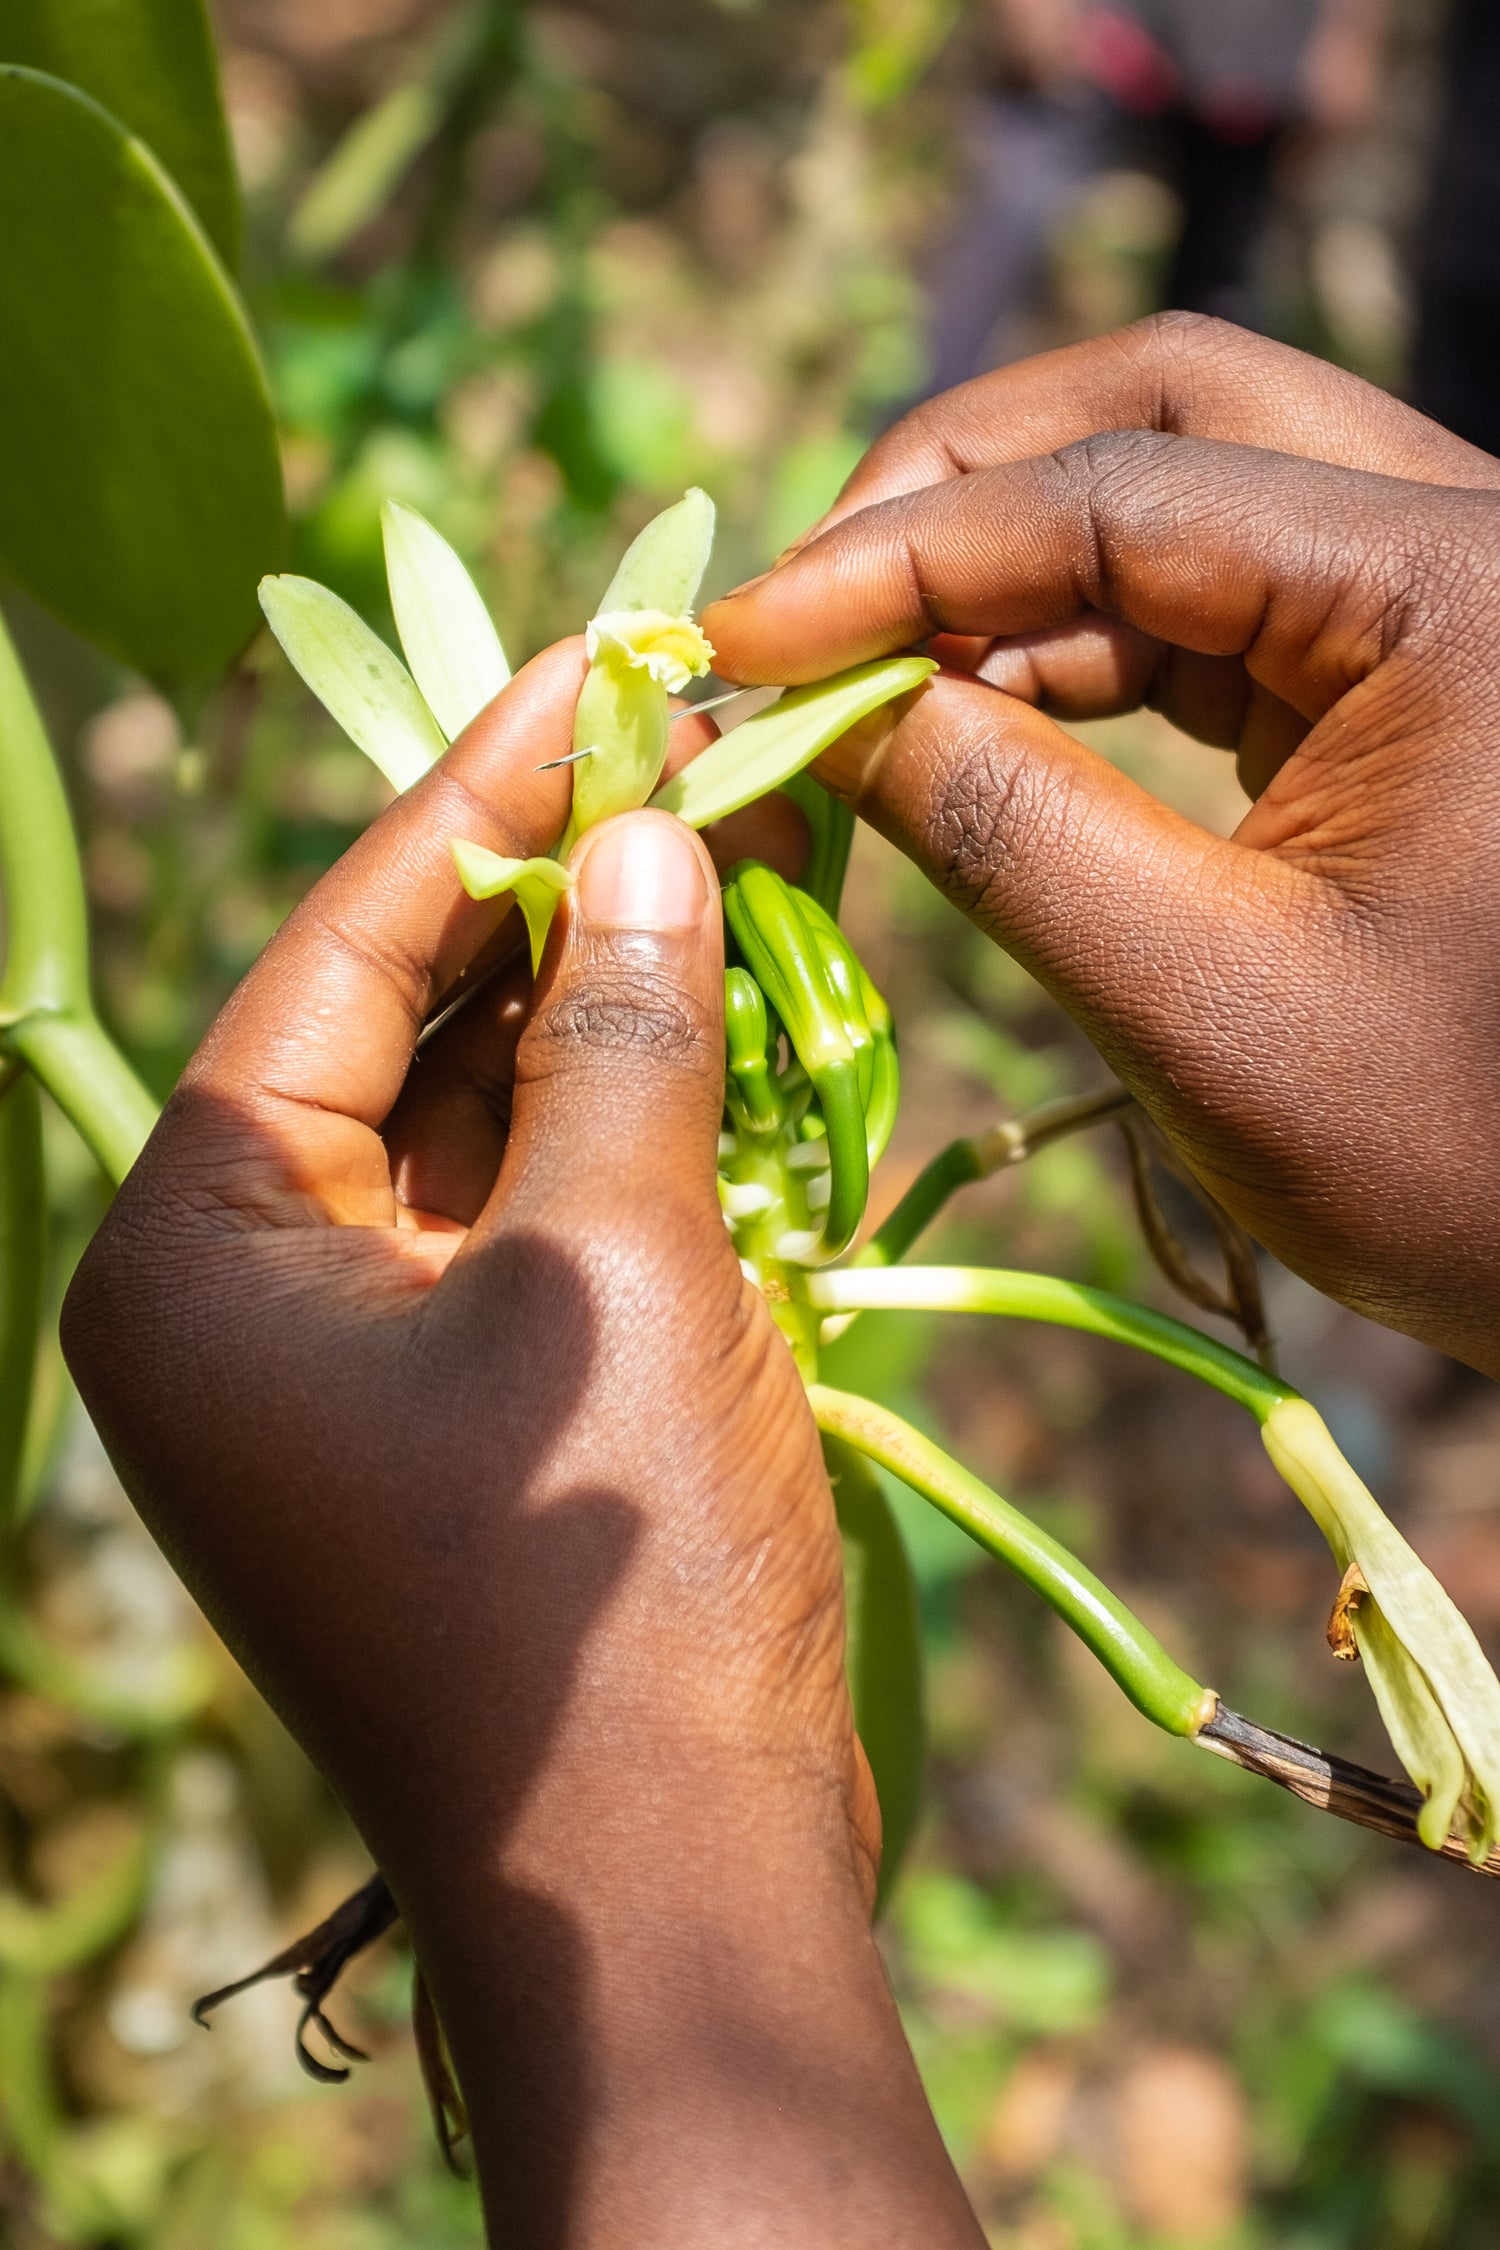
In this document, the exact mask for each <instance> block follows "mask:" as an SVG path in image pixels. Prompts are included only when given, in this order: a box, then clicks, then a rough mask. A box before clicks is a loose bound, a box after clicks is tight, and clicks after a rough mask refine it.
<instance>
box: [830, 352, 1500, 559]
mask: <svg viewBox="0 0 1500 2250" xmlns="http://www.w3.org/2000/svg"><path fill="white" fill-rule="evenodd" d="M1100 430H1161V431H1164V432H1167V433H1168V434H1170V435H1173V436H1176V437H1206V438H1218V439H1220V440H1222V441H1224V442H1225V443H1227V444H1231V445H1255V446H1263V447H1265V448H1266V449H1267V450H1269V451H1271V452H1274V453H1290V454H1293V455H1295V456H1297V457H1298V458H1299V459H1302V460H1308V461H1330V462H1332V463H1333V464H1334V465H1335V466H1336V467H1340V468H1346V469H1367V470H1370V471H1372V472H1374V473H1375V474H1376V475H1380V476H1392V477H1409V478H1413V479H1415V480H1416V481H1417V482H1418V483H1422V484H1453V485H1466V486H1473V487H1482V488H1492V487H1495V486H1500V461H1497V460H1495V459H1494V458H1493V456H1492V455H1490V454H1488V453H1481V452H1480V450H1479V448H1478V447H1477V446H1474V445H1468V444H1466V443H1465V442H1464V440H1463V439H1462V438H1458V437H1454V435H1453V434H1452V432H1451V431H1449V430H1445V429H1443V428H1442V427H1441V425H1440V424H1438V423H1437V422H1433V421H1431V420H1429V419H1428V417H1427V416H1426V415H1425V414H1419V413H1418V412H1417V411H1416V409H1415V408H1414V407H1410V406H1403V405H1402V404H1401V402H1400V400H1399V399H1394V398H1392V397H1390V396H1389V394H1388V393H1387V392H1385V391H1380V390H1377V389H1376V388H1375V386H1374V385H1373V384H1371V383H1366V382H1363V381H1361V379H1360V377H1359V376H1357V375H1350V374H1348V373H1346V372H1345V370H1344V369H1343V368H1341V367H1330V366H1329V365H1328V363H1327V362H1326V360H1321V359H1314V358H1312V357H1311V355H1310V354H1309V353H1307V352H1299V351H1294V350H1293V349H1292V348H1291V346H1290V345H1287V344H1277V343H1273V342H1272V341H1271V340H1270V338H1269V337H1266V336H1254V335H1251V334H1250V332H1249V331H1248V330H1247V329H1243V328H1235V327H1233V326H1232V325H1231V324H1230V323H1229V322H1228V321H1224V320H1212V319H1209V318H1208V317H1207V316H1206V315H1204V314H1201V313H1178V312H1171V313H1158V314H1156V315H1155V316H1154V317H1153V318H1151V319H1149V320H1142V321H1137V322H1136V323H1135V324H1134V325H1133V326H1132V327H1130V328H1121V329H1117V330H1116V331H1115V332H1114V333H1113V334H1112V335H1109V336H1096V337H1092V338H1091V339H1090V340H1089V341H1088V342H1087V343H1082V344H1070V345H1068V346H1066V347H1065V348H1064V349H1062V350H1060V351H1053V352H1042V353H1040V354H1038V355H1037V356H1036V357H1035V358H1032V359H1024V360H1019V361H1017V362H1016V363H1015V364H1014V365H1013V366H1010V367H1002V368H999V369H997V370H996V372H995V373H994V374H991V375H981V376H979V377H978V378H977V379H976V380H975V381H974V382H972V383H961V384H960V385H959V387H958V388H957V390H952V391H947V392H945V393H944V394H943V395H942V396H941V397H939V398H934V399H928V400H926V401H925V402H924V404H922V405H921V406H918V407H916V408H914V409H913V411H912V412H911V413H910V414H908V415H906V416H904V417H903V419H902V420H901V421H899V422H898V423H897V424H896V425H895V427H894V428H893V429H891V430H889V431H887V433H886V434H885V436H884V437H882V438H880V439H878V440H877V441H876V443H875V444H874V445H873V446H871V448H870V450H869V452H868V453H867V454H866V455H865V457H864V459H863V461H861V463H860V464H859V467H858V468H857V469H856V470H855V471H854V474H853V475H852V476H851V477H850V479H849V481H848V483H847V484H846V485H845V486H844V489H843V491H842V492H841V493H840V494H839V496H838V499H837V500H836V501H835V502H834V505H833V507H832V508H831V509H830V510H829V512H828V514H827V515H826V516H824V517H823V519H822V521H821V522H820V523H818V524H816V525H814V527H813V529H812V530H811V531H810V532H808V533H807V534H806V535H805V538H807V539H811V538H814V537H816V535H817V534H818V533H819V532H820V531H824V530H826V529H827V528H828V527H829V525H831V524H834V523H838V522H840V521H841V520H842V519H843V518H844V517H845V516H848V515H852V514H853V513H854V512H855V511H856V510H857V509H860V508H868V507H872V506H874V505H875V504H876V503H877V502H879V501H881V500H889V499H892V498H894V497H895V496H896V495H897V494H899V493H903V492H915V491H918V490H920V489H921V487H923V486H924V485H931V484H943V483H945V482H947V480H948V479H949V478H951V477H957V476H964V475H966V474H968V473H969V472H970V471H972V470H975V469H983V468H991V467H994V466H996V465H998V464H999V463H1001V462H1004V461H1024V460H1027V459H1029V458H1031V457H1032V456H1034V455H1038V454H1043V453H1052V452H1055V451H1057V450H1058V448H1060V447H1062V446H1066V445H1072V444H1074V443H1076V442H1077V441H1078V440H1079V439H1080V438H1087V437H1092V436H1093V435H1094V434H1095V432H1096V431H1100ZM802 543H804V542H799V543H798V544H802ZM791 552H792V553H795V552H796V548H795V547H794V548H793V549H792V550H791Z"/></svg>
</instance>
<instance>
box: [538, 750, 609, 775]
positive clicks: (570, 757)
mask: <svg viewBox="0 0 1500 2250" xmlns="http://www.w3.org/2000/svg"><path fill="white" fill-rule="evenodd" d="M594 748H595V746H594V744H593V743H592V742H591V743H589V744H588V746H587V748H586V749H583V750H570V751H569V752H568V754H567V756H566V757H564V758H548V759H547V760H546V761H545V763H544V764H542V765H539V766H533V767H532V769H531V770H532V772H533V773H555V772H556V770H557V768H558V767H559V766H576V765H577V763H578V761H579V759H580V758H592V756H593V755H594Z"/></svg>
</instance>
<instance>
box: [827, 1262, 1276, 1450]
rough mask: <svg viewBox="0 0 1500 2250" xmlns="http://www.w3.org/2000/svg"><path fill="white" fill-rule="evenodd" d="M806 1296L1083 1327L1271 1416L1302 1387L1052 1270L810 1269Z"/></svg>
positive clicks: (836, 1304) (860, 1306)
mask: <svg viewBox="0 0 1500 2250" xmlns="http://www.w3.org/2000/svg"><path fill="white" fill-rule="evenodd" d="M806 1291H807V1300H808V1303H809V1304H811V1305H816V1306H819V1307H820V1308H821V1309H822V1310H823V1311H825V1312H832V1313H841V1312H882V1311H886V1312H893V1311H902V1312H971V1313H1007V1314H1009V1315H1010V1316H1011V1317H1012V1318H1014V1319H1018V1320H1046V1321H1052V1322H1054V1323H1056V1325H1057V1326H1059V1327H1062V1328H1082V1329H1085V1330H1086V1331H1087V1332H1088V1333H1089V1334H1090V1335H1094V1336H1110V1337H1113V1338H1114V1339H1115V1341H1116V1342H1118V1343H1122V1344H1134V1345H1135V1346H1136V1348H1137V1349H1138V1350H1140V1351H1146V1352H1150V1353H1152V1354H1153V1356H1154V1357H1155V1358H1157V1359H1164V1360H1166V1361H1167V1362H1168V1363H1169V1364H1170V1365H1171V1366H1173V1367H1181V1368H1183V1369H1185V1370H1186V1372H1187V1373H1188V1374H1190V1375H1196V1376H1197V1377H1198V1379H1199V1380H1200V1382H1204V1383H1209V1384H1211V1385H1212V1386H1213V1388H1214V1389H1215V1390H1217V1391H1222V1392H1223V1393H1224V1394H1225V1396H1226V1397H1227V1398H1232V1399H1235V1400H1236V1401H1237V1402H1238V1403H1239V1404H1240V1405H1241V1406H1247V1407H1249V1409H1250V1411H1251V1413H1252V1414H1253V1415H1254V1416H1255V1418H1256V1420H1257V1421H1258V1422H1264V1421H1265V1419H1266V1416H1267V1415H1268V1414H1269V1413H1270V1412H1271V1409H1272V1408H1273V1407H1274V1406H1277V1405H1278V1404H1279V1403H1280V1402H1281V1401H1282V1400H1283V1399H1289V1398H1295V1397H1296V1396H1297V1393H1296V1392H1295V1391H1294V1390H1293V1389H1292V1387H1291V1385H1290V1384H1288V1383H1283V1382H1280V1381H1279V1380H1278V1379H1277V1377H1275V1376H1274V1375H1268V1374H1267V1373H1266V1371H1265V1369H1264V1368H1262V1367H1257V1366H1256V1364H1255V1362H1254V1360H1252V1359H1246V1358H1245V1357H1244V1355H1243V1354H1242V1353H1240V1352H1236V1351H1231V1350H1230V1349H1229V1347H1228V1345H1227V1344H1220V1343H1216V1342H1215V1341H1214V1339H1213V1337H1211V1336H1205V1335H1204V1334H1203V1333H1202V1331H1201V1330H1200V1329H1197V1328H1189V1327H1188V1326H1187V1325H1186V1323H1185V1322H1183V1321H1180V1320H1173V1319H1171V1318H1170V1317H1169V1316H1168V1315H1167V1314H1166V1313H1159V1312H1150V1311H1148V1310H1147V1308H1146V1307H1145V1306H1144V1305H1133V1304H1131V1303H1130V1302H1129V1300H1128V1299H1127V1298H1124V1297H1113V1296H1111V1295H1110V1294H1109V1293H1108V1292H1107V1291H1106V1290H1103V1289H1088V1288H1085V1287H1084V1286H1083V1284H1082V1283H1081V1282H1076V1281H1059V1280H1057V1279H1056V1278H1055V1277H1054V1276H1053V1275H1051V1274H1041V1273H1007V1272H1003V1271H1000V1270H997V1269H992V1268H990V1267H988V1266H893V1267H889V1268H881V1267H876V1266H868V1267H860V1266H846V1267H844V1268H843V1269H842V1270H840V1271H838V1272H829V1273H817V1274H810V1275H809V1276H808V1278H807V1283H806Z"/></svg>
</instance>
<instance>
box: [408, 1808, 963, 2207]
mask: <svg viewBox="0 0 1500 2250" xmlns="http://www.w3.org/2000/svg"><path fill="white" fill-rule="evenodd" d="M803 1787H804V1794H803V1796H802V1797H801V1798H796V1797H794V1796H793V1794H792V1793H791V1792H790V1791H788V1792H787V1793H786V1795H785V1797H784V1798H783V1799H782V1800H781V1801H779V1802H778V1801H777V1799H776V1798H775V1797H773V1796H771V1795H769V1794H766V1793H762V1794H761V1795H760V1796H759V1797H758V1798H757V1799H756V1800H755V1801H753V1802H752V1801H751V1799H750V1798H749V1797H748V1796H746V1795H740V1796H738V1797H737V1798H736V1797H733V1796H726V1794H724V1793H722V1792H717V1791H715V1790H714V1789H713V1788H712V1786H709V1785H704V1786H700V1787H698V1788H696V1789H692V1790H689V1791H687V1792H686V1793H685V1795H684V1796H682V1797H676V1796H675V1793H671V1794H669V1793H664V1792H661V1791H659V1790H656V1789H652V1788H651V1787H650V1785H649V1784H647V1785H646V1786H645V1787H643V1789H642V1791H641V1801H640V1802H638V1803H637V1804H636V1805H635V1807H634V1809H633V1811H632V1812H631V1813H630V1815H629V1817H628V1818H624V1817H618V1818H617V1817H613V1816H611V1814H610V1813H609V1811H608V1810H607V1809H602V1810H600V1811H599V1812H598V1813H597V1815H596V1817H593V1818H590V1819H586V1820H584V1821H582V1822H580V1823H577V1824H575V1825H574V1826H573V1828H572V1830H571V1833H570V1835H569V1836H568V1837H566V1838H564V1836H563V1835H562V1834H561V1832H560V1831H558V1830H556V1829H551V1830H549V1829H547V1828H546V1827H545V1826H539V1825H538V1824H536V1823H534V1822H533V1823H528V1822H526V1821H525V1820H522V1821H521V1822H519V1823H518V1824H517V1828H516V1831H515V1833H514V1835H513V1837H512V1838H511V1839H510V1840H509V1841H508V1843H507V1848H506V1849H505V1852H504V1854H503V1863H502V1865H501V1867H500V1868H499V1870H498V1871H496V1872H494V1873H487V1872H486V1871H485V1870H483V1869H482V1868H480V1867H478V1866H475V1865H472V1864H471V1865H469V1866H468V1867H466V1868H465V1869H464V1870H462V1871H461V1873H460V1876H459V1878H458V1880H456V1881H455V1882H453V1883H452V1884H450V1885H447V1886H443V1885H441V1884H439V1885H436V1886H433V1885H431V1884H429V1883H428V1882H427V1881H425V1880H424V1882H423V1884H422V1897H421V1898H420V1900H418V1901H416V1902H414V1911H413V1920H414V1924H415V1930H414V1934H415V1937H416V1942H417V1946H418V1951H419V1954H420V1956H421V1958H422V1960H423V1963H424V1967H425V1969H426V1971H427V1974H428V1976H429V1979H430V1981H431V1984H432V1988H433V1991H434V1996H435V1998H436V2000H437V2005H438V2009H439V2013H440V2014H441V2016H442V2018H443V2021H444V2025H445V2029H446V2031H447V2033H448V2037H449V2040H450V2043H451V2045H452V2049H453V2054H454V2059H455V2063H456V2067H457V2070H458V2075H459V2079H460V2082H461V2084H462V2086H463V2090H464V2094H465V2098H466V2101H467V2102H468V2105H469V2108H470V2113H471V2117H472V2120H473V2126H474V2138H475V2147H476V2152H477V2155H478V2159H479V2166H480V2173H481V2179H482V2182H483V2185H484V2190H485V2198H486V2205H487V2208H488V2210H489V2213H490V2218H491V2223H492V2226H493V2227H494V2228H495V2230H496V2232H497V2234H503V2236H504V2239H505V2240H506V2241H507V2242H511V2241H514V2242H516V2243H517V2244H527V2243H529V2242H531V2241H532V2240H535V2241H537V2242H538V2243H541V2242H549V2243H550V2242H552V2241H553V2240H561V2239H564V2238H565V2239H566V2240H567V2241H568V2243H569V2244H570V2245H575V2244H576V2245H578V2246H579V2250H585V2246H588V2250H592V2246H593V2245H595V2244H598V2245H601V2246H602V2245H603V2244H605V2243H611V2244H612V2243H615V2242H619V2241H627V2240H629V2241H650V2242H651V2243H653V2244H655V2245H660V2246H662V2250H667V2246H669V2245H674V2244H676V2243H678V2242H679V2241H680V2242H681V2243H682V2244H683V2245H684V2246H686V2245H688V2244H692V2245H693V2246H694V2250H698V2246H699V2245H701V2244H702V2243H703V2242H705V2241H712V2242H714V2243H715V2245H716V2246H718V2250H732V2246H733V2245H735V2244H737V2243H740V2242H741V2241H743V2242H745V2243H747V2244H749V2243H752V2242H753V2243H756V2244H760V2243H763V2242H766V2241H772V2240H774V2241H777V2242H781V2241H786V2242H788V2243H792V2242H797V2243H800V2242H801V2241H803V2240H804V2239H805V2240H806V2241H807V2242H808V2243H809V2244H811V2243H813V2242H816V2243H817V2244H819V2245H820V2246H821V2250H832V2246H833V2245H836V2244H839V2243H842V2242H844V2241H846V2240H847V2241H848V2242H849V2243H850V2244H851V2245H852V2244H854V2243H856V2242H857V2243H859V2244H860V2245H861V2246H862V2250H863V2246H868V2245H871V2244H878V2243H880V2242H882V2241H885V2240H889V2241H891V2242H893V2243H894V2242H897V2241H906V2240H912V2239H917V2238H918V2237H919V2236H920V2238H921V2239H923V2240H924V2242H927V2243H931V2244H932V2245H933V2250H944V2246H946V2245H947V2244H948V2243H949V2242H952V2243H953V2244H955V2245H957V2244H965V2245H969V2244H973V2243H975V2242H977V2241H978V2240H979V2239H980V2238H979V2236H978V2234H977V2232H976V2231H975V2228H974V2222H973V2220H972V2217H971V2215H970V2213H969V2211H968V2206H967V2204H966V2202H965V2200H964V2198H963V2195H962V2191H961V2190H960V2189H959V2187H958V2183H957V2181H956V2179H955V2178H954V2175H953V2173H952V2170H951V2167H950V2166H949V2164H948V2160H947V2157H946V2155H945V2153H944V2151H943V2149H942V2146H941V2143H940V2141H939V2139H938V2136H937V2132H936V2128H935V2126H934V2125H933V2122H932V2118H931V2114H930V2111H929V2110H928V2108H927V2104H926V2101H925V2097H924V2096H923V2094H922V2090H921V2086H920V2083H919V2081H918V2079H917V2076H916V2071H915V2067H914V2065H913V2063H912V2060H911V2056H910V2053H909V2050H908V2048H907V2046H906V2042H905V2039H904V2036H903V2034H902V2031H901V2027H900V2023H899V2019H898V2018H897V2015H896V2011H895V2007H894V2003H893V2002H892V1999H891V1996H890V1991H889V1988H888V1985H887V1983H886V1980H885V1976H884V1971H883V1967H882V1964H881V1961H880V1958H879V1954H878V1952H877V1950H876V1947H875V1944H874V1940H873V1937H872V1935H871V1932H870V1927H869V1915H868V1896H867V1885H866V1883H865V1881H864V1879H863V1877H862V1873H861V1870H860V1868H859V1866H858V1863H857V1860H856V1858H855V1855H854V1853H853V1852H852V1850H851V1847H850V1844H849V1840H848V1824H847V1819H846V1816H845V1813H844V1811H843V1808H842V1805H841V1804H840V1803H838V1802H836V1801H835V1798H836V1793H834V1792H827V1793H825V1795H824V1797H823V1798H822V1799H821V1800H819V1801H820V1802H822V1803H823V1804H824V1806H825V1808H826V1815H827V1817H820V1818H816V1819H814V1820H813V1822H812V1823H811V1825H809V1822H808V1819H807V1798H806V1794H805V1790H806V1785H805V1783H804V1785H803Z"/></svg>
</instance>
